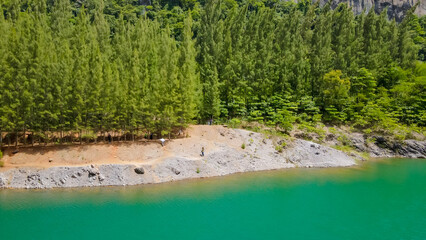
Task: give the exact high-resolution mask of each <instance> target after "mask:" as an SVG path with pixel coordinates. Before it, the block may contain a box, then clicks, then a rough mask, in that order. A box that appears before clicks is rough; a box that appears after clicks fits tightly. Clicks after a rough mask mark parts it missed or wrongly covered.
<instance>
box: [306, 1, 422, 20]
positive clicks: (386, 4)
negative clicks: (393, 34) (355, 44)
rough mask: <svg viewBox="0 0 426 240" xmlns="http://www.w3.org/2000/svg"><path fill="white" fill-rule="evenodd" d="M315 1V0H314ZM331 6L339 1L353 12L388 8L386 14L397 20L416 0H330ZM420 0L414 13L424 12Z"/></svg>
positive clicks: (420, 14) (400, 18) (334, 5)
mask: <svg viewBox="0 0 426 240" xmlns="http://www.w3.org/2000/svg"><path fill="white" fill-rule="evenodd" d="M314 1H315V0H314ZM328 1H329V0H320V4H321V5H324V4H325V3H327V2H328ZM331 1H332V3H331V5H332V7H333V8H335V7H337V5H339V4H340V3H347V4H348V5H349V6H350V7H352V9H353V11H354V12H355V14H360V13H361V12H362V11H363V10H364V9H365V10H366V11H367V12H368V11H370V10H371V9H374V11H376V12H377V13H380V12H382V11H383V10H384V9H385V8H388V16H389V17H390V18H395V19H396V20H397V21H398V22H399V21H401V20H402V18H403V17H404V14H405V12H406V11H407V10H408V9H410V8H411V7H412V6H414V5H415V4H416V2H417V0H331ZM418 1H420V5H419V6H418V7H417V9H416V14H417V15H419V16H423V15H425V14H426V1H425V0H418Z"/></svg>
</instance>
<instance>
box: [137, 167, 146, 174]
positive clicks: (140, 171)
mask: <svg viewBox="0 0 426 240" xmlns="http://www.w3.org/2000/svg"><path fill="white" fill-rule="evenodd" d="M135 173H137V174H144V173H145V169H143V167H137V168H135Z"/></svg>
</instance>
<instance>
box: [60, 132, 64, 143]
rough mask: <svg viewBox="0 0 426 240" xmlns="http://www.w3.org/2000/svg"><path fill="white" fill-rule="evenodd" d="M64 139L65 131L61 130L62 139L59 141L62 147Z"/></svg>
mask: <svg viewBox="0 0 426 240" xmlns="http://www.w3.org/2000/svg"><path fill="white" fill-rule="evenodd" d="M63 138H64V131H62V129H61V136H60V139H59V143H60V144H61V145H62V139H63Z"/></svg>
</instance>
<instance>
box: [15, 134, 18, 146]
mask: <svg viewBox="0 0 426 240" xmlns="http://www.w3.org/2000/svg"><path fill="white" fill-rule="evenodd" d="M15 134H16V136H15V147H18V132H16V133H15Z"/></svg>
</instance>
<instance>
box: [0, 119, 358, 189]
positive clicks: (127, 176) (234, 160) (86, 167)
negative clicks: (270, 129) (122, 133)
mask: <svg viewBox="0 0 426 240" xmlns="http://www.w3.org/2000/svg"><path fill="white" fill-rule="evenodd" d="M188 134H189V135H190V137H189V138H184V139H176V140H172V141H169V142H167V143H166V146H165V147H161V145H160V144H159V143H158V142H148V143H134V144H112V145H108V144H103V145H90V146H68V147H55V148H40V149H38V148H32V149H21V150H20V151H19V152H18V153H17V154H12V153H9V152H6V156H5V157H4V159H3V160H5V163H6V167H5V168H4V169H2V170H1V172H0V187H6V188H52V187H82V186H107V185H134V184H145V183H160V182H166V181H174V180H180V179H187V178H201V177H212V176H222V175H227V174H232V173H237V172H248V171H260V170H270V169H279V168H293V167H346V166H351V165H354V164H355V160H354V159H352V158H351V157H349V156H348V155H346V154H345V153H343V152H341V151H338V150H335V149H333V148H329V147H324V146H321V145H319V144H316V143H313V142H309V141H305V140H299V139H296V140H294V141H291V142H289V143H288V144H287V145H286V146H285V148H284V149H283V150H282V152H279V151H277V150H276V145H277V144H280V140H279V139H278V138H277V139H274V138H267V137H265V136H264V135H263V134H260V133H254V132H250V131H246V130H237V129H228V128H225V127H222V126H192V127H191V128H190V129H189V130H188ZM243 144H244V149H243V148H242V145H243ZM202 147H204V148H205V152H206V155H205V156H204V157H201V156H200V151H201V148H202Z"/></svg>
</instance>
